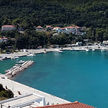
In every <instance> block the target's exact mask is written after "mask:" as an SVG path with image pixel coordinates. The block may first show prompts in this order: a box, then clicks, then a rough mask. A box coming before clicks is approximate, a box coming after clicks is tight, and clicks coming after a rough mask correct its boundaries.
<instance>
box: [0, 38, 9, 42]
mask: <svg viewBox="0 0 108 108" xmlns="http://www.w3.org/2000/svg"><path fill="white" fill-rule="evenodd" d="M7 40H8V38H6V37H1V38H0V43H1V42H7Z"/></svg>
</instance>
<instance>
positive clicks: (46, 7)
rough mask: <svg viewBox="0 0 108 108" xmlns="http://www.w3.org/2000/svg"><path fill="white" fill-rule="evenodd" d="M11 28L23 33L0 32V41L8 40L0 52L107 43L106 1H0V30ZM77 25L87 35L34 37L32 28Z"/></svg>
mask: <svg viewBox="0 0 108 108" xmlns="http://www.w3.org/2000/svg"><path fill="white" fill-rule="evenodd" d="M7 24H13V25H16V27H17V30H18V28H22V29H23V30H24V34H21V33H19V32H18V31H12V32H0V37H2V36H5V37H8V40H9V41H8V42H7V43H6V42H5V43H0V48H1V50H2V49H6V50H8V46H11V47H12V48H13V49H23V48H37V47H38V46H42V47H44V46H46V45H51V44H59V45H64V44H70V43H75V42H77V41H82V42H83V40H84V39H89V40H90V41H91V42H94V41H95V42H96V41H100V42H102V41H103V40H108V1H107V0H0V27H1V26H2V25H7ZM71 24H74V25H78V26H81V27H84V26H85V28H87V29H86V35H83V36H76V35H73V34H69V35H67V34H59V35H58V36H53V34H52V33H50V32H46V33H43V32H41V33H37V32H36V31H35V29H34V26H38V25H41V26H45V25H53V26H54V25H55V26H62V27H63V26H65V25H71Z"/></svg>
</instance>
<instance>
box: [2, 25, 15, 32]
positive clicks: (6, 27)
mask: <svg viewBox="0 0 108 108" xmlns="http://www.w3.org/2000/svg"><path fill="white" fill-rule="evenodd" d="M14 30H16V27H15V25H3V26H2V27H1V31H14Z"/></svg>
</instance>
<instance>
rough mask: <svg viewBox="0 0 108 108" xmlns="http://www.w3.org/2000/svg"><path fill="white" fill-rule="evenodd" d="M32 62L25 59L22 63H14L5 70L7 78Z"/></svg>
mask: <svg viewBox="0 0 108 108" xmlns="http://www.w3.org/2000/svg"><path fill="white" fill-rule="evenodd" d="M33 63H34V61H31V60H29V61H25V62H24V63H22V64H16V65H15V66H13V67H12V68H11V69H8V70H6V71H5V72H6V74H5V75H6V76H7V77H8V78H12V77H14V76H15V75H16V74H18V73H19V72H21V71H23V70H25V69H27V68H28V67H29V66H31V65H32V64H33Z"/></svg>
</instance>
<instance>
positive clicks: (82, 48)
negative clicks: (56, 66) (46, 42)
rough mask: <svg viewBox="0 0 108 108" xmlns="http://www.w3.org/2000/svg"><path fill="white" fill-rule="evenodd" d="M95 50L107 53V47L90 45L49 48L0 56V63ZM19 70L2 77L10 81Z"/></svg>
mask: <svg viewBox="0 0 108 108" xmlns="http://www.w3.org/2000/svg"><path fill="white" fill-rule="evenodd" d="M95 50H101V51H108V47H103V46H98V45H92V46H77V47H63V48H49V49H28V50H27V51H26V52H14V53H10V54H0V57H1V58H2V59H1V58H0V61H3V60H6V59H17V58H19V57H23V56H34V55H36V54H42V53H44V54H45V53H48V52H60V53H61V52H63V51H95ZM32 62H33V61H32ZM33 63H34V62H33ZM33 63H32V64H33ZM13 67H14V66H13ZM28 67H29V66H27V68H28ZM21 68H22V67H19V68H18V69H16V70H14V71H11V72H10V71H9V72H7V73H6V72H5V73H4V75H5V76H7V77H8V78H9V79H12V78H13V77H14V76H16V75H17V74H18V73H19V72H21V71H23V70H24V69H21ZM23 68H24V67H23ZM25 69H26V68H25ZM9 70H11V69H9Z"/></svg>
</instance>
